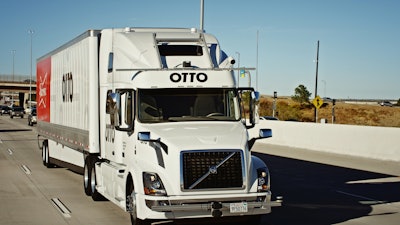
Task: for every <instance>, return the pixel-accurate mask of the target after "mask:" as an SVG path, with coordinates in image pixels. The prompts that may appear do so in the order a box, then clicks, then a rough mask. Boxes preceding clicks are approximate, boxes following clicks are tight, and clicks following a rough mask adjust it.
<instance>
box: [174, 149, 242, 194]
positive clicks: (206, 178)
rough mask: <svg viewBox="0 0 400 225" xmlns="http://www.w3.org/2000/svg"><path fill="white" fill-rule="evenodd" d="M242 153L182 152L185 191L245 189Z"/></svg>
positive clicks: (229, 151) (231, 151)
mask: <svg viewBox="0 0 400 225" xmlns="http://www.w3.org/2000/svg"><path fill="white" fill-rule="evenodd" d="M242 157H243V156H242V151H239V150H224V151H222V150H221V151H185V152H182V155H181V160H182V164H181V165H182V173H181V174H182V179H181V180H182V182H183V183H182V187H183V189H184V190H201V189H240V188H243V187H244V186H243V176H244V175H243V165H242V164H243V160H242Z"/></svg>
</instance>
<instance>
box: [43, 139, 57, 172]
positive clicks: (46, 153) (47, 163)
mask: <svg viewBox="0 0 400 225" xmlns="http://www.w3.org/2000/svg"><path fill="white" fill-rule="evenodd" d="M42 160H43V165H44V166H45V167H47V168H53V167H54V164H52V163H50V156H49V145H48V142H47V141H43V145H42Z"/></svg>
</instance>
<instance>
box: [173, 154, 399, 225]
mask: <svg viewBox="0 0 400 225" xmlns="http://www.w3.org/2000/svg"><path fill="white" fill-rule="evenodd" d="M253 154H254V155H256V156H258V157H260V158H261V159H262V160H264V162H266V164H267V165H268V167H269V169H270V172H271V185H272V193H273V198H276V197H277V196H283V206H281V207H274V208H273V209H272V213H271V214H268V215H265V216H263V217H262V219H261V221H260V223H259V224H262V225H293V224H295V225H328V224H336V223H341V222H345V221H348V220H351V219H356V218H360V217H366V216H371V215H370V214H371V212H372V207H373V206H374V205H379V204H385V203H391V202H399V201H400V195H398V190H400V182H399V181H398V179H397V182H379V179H381V180H383V181H384V180H385V178H391V177H392V176H390V175H385V174H378V173H371V172H366V171H360V170H354V169H348V168H342V167H336V166H330V165H325V164H319V163H313V162H308V161H302V160H296V159H289V158H284V157H279V156H273V155H266V154H260V153H253ZM371 179H378V182H371V181H368V180H371ZM391 210H392V211H387V212H379V213H380V214H379V215H388V214H398V213H399V211H400V210H399V209H394V208H393V209H391ZM399 219H400V214H399ZM182 222H183V221H180V222H179V223H175V224H209V225H214V224H215V225H217V224H218V225H221V224H230V225H232V224H237V225H239V224H247V225H253V223H251V222H250V221H246V218H243V217H238V218H233V219H232V218H231V219H230V220H227V221H223V220H220V219H218V220H213V219H207V220H202V219H199V220H195V221H193V220H192V221H185V222H183V223H182ZM382 222H383V223H384V221H382Z"/></svg>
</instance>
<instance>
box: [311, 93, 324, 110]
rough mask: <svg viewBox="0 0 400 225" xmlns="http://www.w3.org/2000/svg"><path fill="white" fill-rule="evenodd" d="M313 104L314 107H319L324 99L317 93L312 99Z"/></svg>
mask: <svg viewBox="0 0 400 225" xmlns="http://www.w3.org/2000/svg"><path fill="white" fill-rule="evenodd" d="M312 103H313V105H314V106H315V108H317V109H319V108H320V107H321V106H322V104H324V100H322V99H321V98H320V97H319V96H318V95H317V97H315V98H314V100H313V101H312Z"/></svg>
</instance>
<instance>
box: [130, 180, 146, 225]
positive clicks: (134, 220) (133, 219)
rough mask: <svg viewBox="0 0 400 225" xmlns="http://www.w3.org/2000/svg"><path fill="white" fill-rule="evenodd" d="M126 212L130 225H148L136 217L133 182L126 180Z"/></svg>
mask: <svg viewBox="0 0 400 225" xmlns="http://www.w3.org/2000/svg"><path fill="white" fill-rule="evenodd" d="M126 211H127V212H129V214H130V217H131V224H132V225H149V224H150V222H149V221H146V220H141V219H139V218H138V217H137V207H136V194H135V188H134V186H133V182H132V180H131V179H128V184H127V188H126Z"/></svg>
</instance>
